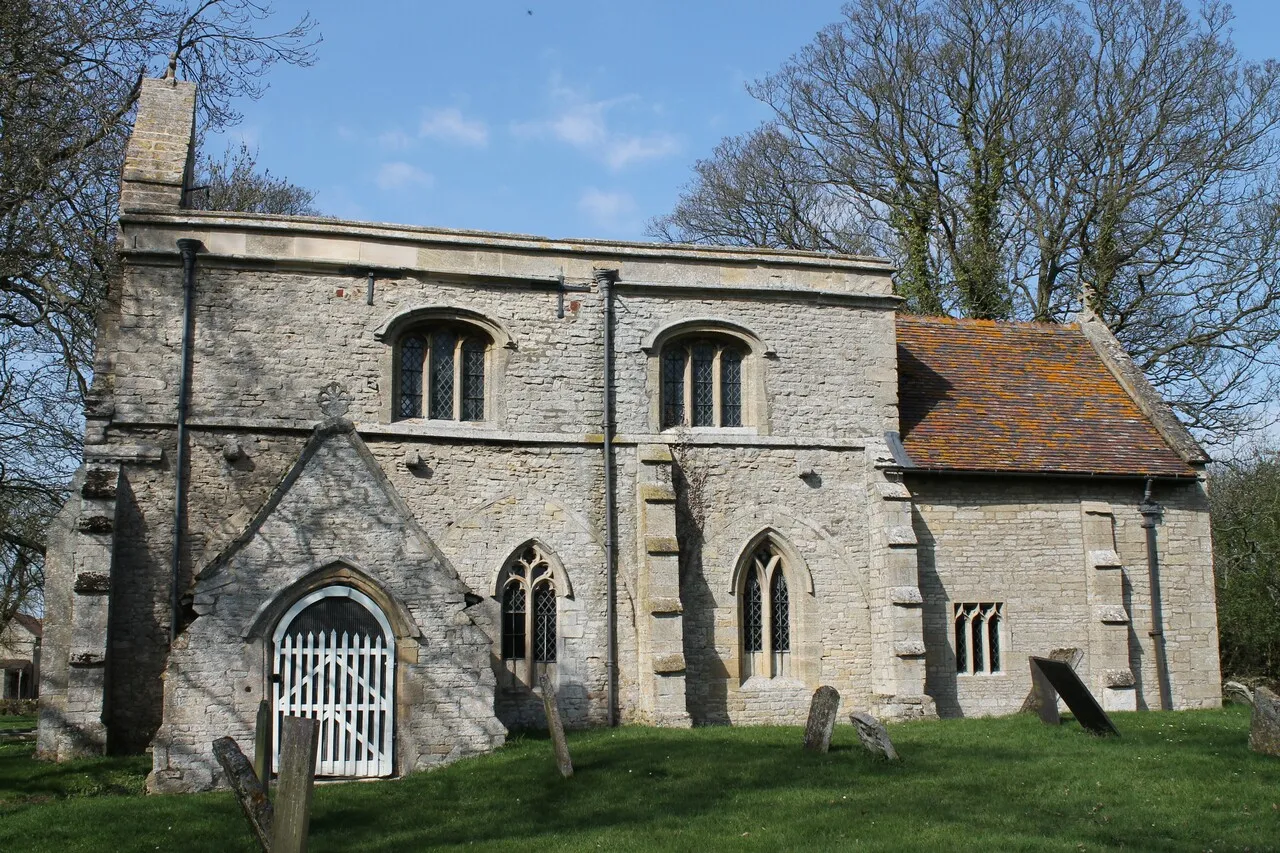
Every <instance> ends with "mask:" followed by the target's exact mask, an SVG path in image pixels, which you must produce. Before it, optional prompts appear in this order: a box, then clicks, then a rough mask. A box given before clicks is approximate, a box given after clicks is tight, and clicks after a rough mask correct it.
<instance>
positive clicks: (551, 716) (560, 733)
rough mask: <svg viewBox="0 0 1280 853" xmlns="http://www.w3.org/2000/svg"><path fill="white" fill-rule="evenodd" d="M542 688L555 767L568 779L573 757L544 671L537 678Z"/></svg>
mask: <svg viewBox="0 0 1280 853" xmlns="http://www.w3.org/2000/svg"><path fill="white" fill-rule="evenodd" d="M538 686H539V687H541V688H542V707H543V709H544V710H545V711H546V712H547V730H548V731H550V732H551V743H552V745H553V746H554V747H555V751H556V767H557V768H559V770H560V775H561V776H563V777H564V778H566V779H568V778H569V777H570V776H572V775H573V759H572V758H571V757H570V756H569V742H568V741H566V740H565V739H564V725H563V724H562V723H561V722H560V705H559V703H557V702H556V688H555V686H554V685H552V683H551V679H550V678H548V677H547V674H546V673H545V672H544V673H542V675H541V676H539V678H538Z"/></svg>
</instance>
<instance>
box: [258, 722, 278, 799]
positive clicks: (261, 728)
mask: <svg viewBox="0 0 1280 853" xmlns="http://www.w3.org/2000/svg"><path fill="white" fill-rule="evenodd" d="M273 716H275V715H274V714H272V713H271V703H270V702H268V701H267V700H266V699H263V700H262V701H261V702H259V703H258V718H257V720H256V721H255V723H254V728H253V772H254V774H255V775H257V777H258V783H259V784H260V785H262V792H263V793H264V794H270V793H271V718H272V717H273Z"/></svg>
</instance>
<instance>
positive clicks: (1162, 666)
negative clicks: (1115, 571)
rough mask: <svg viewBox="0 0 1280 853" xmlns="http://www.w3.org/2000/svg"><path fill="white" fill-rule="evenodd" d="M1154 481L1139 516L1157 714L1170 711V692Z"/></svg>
mask: <svg viewBox="0 0 1280 853" xmlns="http://www.w3.org/2000/svg"><path fill="white" fill-rule="evenodd" d="M1154 486H1155V481H1154V480H1152V479H1151V478H1149V477H1148V478H1147V486H1146V489H1145V490H1144V491H1143V494H1142V503H1141V504H1139V505H1138V512H1140V513H1142V529H1143V530H1145V531H1146V532H1147V579H1148V582H1149V586H1150V589H1151V630H1149V631H1148V632H1147V636H1149V637H1150V638H1151V645H1152V648H1153V650H1154V652H1155V658H1156V680H1157V682H1158V683H1159V685H1160V710H1162V711H1168V710H1169V709H1170V708H1172V707H1173V699H1172V696H1171V694H1170V689H1169V662H1168V658H1167V657H1166V655H1165V647H1164V608H1163V606H1162V604H1161V601H1162V600H1163V599H1162V596H1161V594H1160V551H1159V548H1158V547H1157V543H1156V527H1157V525H1159V523H1160V521H1161V519H1162V517H1163V515H1164V507H1162V506H1160V504H1158V503H1156V502H1155V500H1153V499H1152V497H1151V493H1152V490H1153V488H1154Z"/></svg>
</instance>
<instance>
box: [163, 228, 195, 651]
mask: <svg viewBox="0 0 1280 853" xmlns="http://www.w3.org/2000/svg"><path fill="white" fill-rule="evenodd" d="M201 248H202V246H201V244H200V241H199V240H195V239H192V238H190V237H183V238H182V239H180V240H178V251H179V252H181V253H182V355H181V361H180V362H179V364H178V416H177V431H178V449H177V452H176V453H175V454H174V474H173V490H174V496H173V558H172V562H171V565H170V568H171V570H172V574H173V577H172V579H171V580H172V586H173V589H172V595H171V597H170V600H169V605H170V614H169V646H170V647H172V646H173V641H174V640H176V639H177V638H178V619H179V617H180V616H181V613H182V595H181V594H182V586H181V578H182V546H183V543H184V541H185V539H186V537H185V536H184V535H183V534H184V532H185V531H186V527H187V476H186V473H187V400H188V397H190V395H191V394H190V391H191V389H190V387H189V385H190V383H189V380H188V374H189V373H190V372H191V337H192V331H193V330H192V314H191V302H192V296H193V294H194V292H195V287H196V252H198V251H200V249H201Z"/></svg>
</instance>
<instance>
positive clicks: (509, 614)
mask: <svg viewBox="0 0 1280 853" xmlns="http://www.w3.org/2000/svg"><path fill="white" fill-rule="evenodd" d="M194 111H195V88H194V86H193V85H192V84H189V83H183V82H176V81H173V80H147V81H144V83H143V88H142V99H141V102H140V105H139V109H138V116H137V120H136V125H135V128H134V132H133V136H132V138H131V140H130V142H129V146H128V152H127V157H126V161H125V166H124V171H123V179H122V187H121V200H120V202H121V216H120V236H119V242H118V247H119V252H120V258H121V263H122V268H123V272H122V276H121V278H120V280H119V282H118V285H117V286H116V287H114V288H113V289H112V291H111V292H110V294H109V296H108V299H107V303H106V305H105V306H104V308H103V310H102V313H101V316H100V319H99V330H98V339H97V363H96V369H95V381H94V386H93V389H92V394H91V395H90V398H89V399H88V401H87V403H86V410H85V447H84V451H85V453H84V465H83V467H82V468H81V470H80V472H79V473H78V475H77V477H76V479H75V481H74V484H73V488H72V493H71V498H70V500H69V501H68V503H67V505H66V507H65V509H64V510H63V512H62V514H61V515H60V516H59V518H58V519H57V522H56V524H55V525H54V528H53V529H52V530H51V532H50V546H49V554H48V560H47V574H48V580H47V585H46V592H45V599H46V618H45V622H44V628H43V634H44V636H43V644H42V663H41V674H40V678H41V685H40V729H39V740H38V751H39V753H40V754H41V755H43V756H45V757H48V758H51V759H57V760H61V759H65V758H69V757H73V756H77V755H84V754H93V753H101V752H103V751H110V752H121V753H127V752H142V751H143V750H146V749H148V748H150V749H151V750H152V754H153V761H154V769H153V772H152V774H151V776H150V780H149V784H150V787H151V789H152V790H156V791H194V790H202V789H207V788H210V787H216V786H218V785H220V784H222V780H221V771H220V769H219V768H218V766H217V764H216V762H215V761H214V759H213V757H212V751H211V746H210V743H211V741H213V740H214V739H215V738H217V737H221V736H223V735H230V736H232V737H234V738H236V740H237V741H238V742H239V743H240V744H241V745H242V746H243V747H244V748H245V750H246V752H248V751H250V750H251V748H252V744H253V740H254V739H253V731H254V725H255V715H256V714H257V711H258V707H259V703H261V702H264V701H265V702H267V703H268V707H269V708H270V709H271V712H272V714H273V715H274V717H275V718H276V719H280V718H282V717H283V716H285V715H303V716H312V717H317V718H319V719H320V720H321V723H322V725H321V743H320V757H319V766H318V771H319V773H320V775H322V776H330V777H340V778H353V777H379V776H392V775H400V774H404V773H408V772H412V771H416V770H421V769H424V768H429V767H433V766H436V765H439V764H442V763H445V762H448V761H452V760H455V759H457V758H460V757H463V756H468V755H475V754H480V753H484V752H486V751H489V750H492V749H494V748H496V747H497V746H499V745H501V744H502V743H503V742H504V738H505V737H506V736H507V733H508V732H509V731H511V730H513V729H519V728H521V727H529V726H536V725H539V724H541V722H542V718H541V714H542V711H541V706H542V691H543V689H544V687H543V685H544V684H545V685H547V688H548V689H551V690H554V691H555V694H556V699H557V701H558V702H559V705H560V708H561V713H562V716H563V718H564V719H565V721H566V723H567V724H568V725H570V726H574V727H589V726H606V725H614V724H645V725H654V726H691V725H710V724H731V725H750V724H795V723H803V721H804V719H805V715H806V713H807V710H808V706H809V701H810V697H811V696H812V694H813V691H814V690H815V689H816V688H817V687H819V686H821V685H830V686H832V687H834V688H836V689H837V690H838V691H839V692H840V694H841V697H842V707H843V708H844V709H845V710H846V711H849V710H853V709H863V710H866V711H869V712H870V713H873V714H875V715H877V716H879V717H881V718H883V719H895V720H896V719H910V718H926V717H936V716H940V717H954V716H973V715H987V714H1007V713H1013V712H1015V711H1017V710H1018V709H1019V707H1020V705H1021V703H1022V701H1023V699H1024V697H1025V696H1026V694H1027V691H1028V688H1029V682H1030V679H1029V674H1028V666H1027V656H1028V655H1048V654H1051V653H1055V652H1057V653H1059V654H1064V655H1068V656H1071V657H1074V658H1075V659H1077V663H1076V669H1077V671H1078V672H1079V673H1080V674H1081V677H1082V678H1083V679H1084V681H1085V683H1086V684H1087V685H1088V686H1089V688H1090V689H1091V690H1092V691H1093V693H1094V695H1095V696H1097V697H1098V699H1099V701H1100V702H1101V703H1102V704H1103V705H1104V707H1106V708H1107V709H1109V710H1137V709H1147V708H1153V709H1155V708H1169V709H1182V708H1202V707H1212V706H1216V705H1218V704H1219V703H1220V699H1221V697H1220V685H1219V669H1218V654H1217V639H1216V637H1217V632H1216V616H1215V606H1214V586H1213V573H1212V551H1211V542H1210V528H1209V514H1208V500H1207V495H1206V492H1205V465H1206V463H1207V462H1208V457H1207V456H1206V454H1205V453H1204V451H1203V450H1202V449H1201V448H1200V447H1199V446H1198V445H1197V443H1196V441H1195V440H1194V439H1193V437H1192V436H1191V435H1190V434H1189V433H1188V432H1187V431H1186V430H1185V429H1184V428H1183V426H1182V425H1181V424H1180V423H1179V422H1178V421H1177V419H1176V418H1175V417H1174V416H1173V414H1172V412H1171V411H1170V410H1169V408H1168V407H1167V406H1166V405H1165V404H1164V403H1163V402H1162V401H1161V400H1160V398H1159V396H1158V395H1157V394H1156V393H1155V392H1154V391H1153V390H1152V388H1151V387H1150V386H1149V385H1148V384H1147V382H1146V380H1145V379H1144V378H1143V376H1142V374H1141V372H1140V371H1139V370H1138V369H1137V368H1136V367H1135V366H1134V365H1133V363H1132V362H1131V361H1130V360H1129V359H1128V357H1127V356H1126V355H1125V353H1124V352H1123V351H1122V349H1121V348H1120V346H1119V345H1118V344H1117V342H1116V340H1115V339H1114V338H1113V337H1112V336H1111V334H1110V333H1109V331H1108V330H1107V328H1106V327H1105V325H1103V324H1102V323H1101V322H1100V321H1099V320H1098V319H1096V318H1095V317H1093V316H1092V315H1090V314H1089V313H1088V312H1087V310H1086V311H1085V312H1084V313H1082V314H1081V315H1080V316H1079V317H1078V318H1077V320H1076V322H1074V323H1071V324H1065V325H1047V324H1022V323H1003V322H988V321H971V320H954V319H947V318H937V317H912V316H906V315H904V314H901V313H899V308H900V306H901V300H900V299H899V298H898V297H896V296H895V295H894V292H893V286H892V280H891V276H892V273H893V271H894V270H893V268H892V266H891V265H890V264H889V263H888V262H887V261H885V260H883V259H878V258H869V257H851V256H837V255H826V254H814V253H805V252H792V251H773V250H764V249H743V248H724V247H708V246H686V245H670V244H648V243H629V242H610V241H598V240H557V239H546V238H541V237H531V236H524V235H513V234H496V233H485V232H475V231H457V230H447V229H441V228H421V227H407V226H394V225H384V224H370V223H359V222H347V221H340V220H334V219H325V218H305V217H276V216H267V215H254V214H239V213H224V212H213V211H199V210H193V209H191V208H190V206H189V204H188V202H189V199H190V195H191V191H192V187H191V173H192V162H193V153H194V152H193V143H192V128H193V119H194ZM276 728H278V727H276ZM272 748H273V749H274V746H273V747H272Z"/></svg>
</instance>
